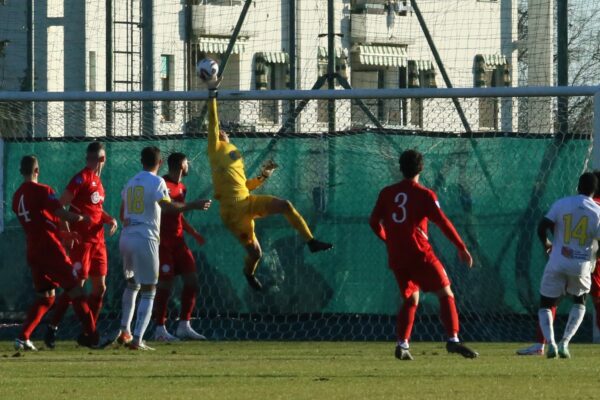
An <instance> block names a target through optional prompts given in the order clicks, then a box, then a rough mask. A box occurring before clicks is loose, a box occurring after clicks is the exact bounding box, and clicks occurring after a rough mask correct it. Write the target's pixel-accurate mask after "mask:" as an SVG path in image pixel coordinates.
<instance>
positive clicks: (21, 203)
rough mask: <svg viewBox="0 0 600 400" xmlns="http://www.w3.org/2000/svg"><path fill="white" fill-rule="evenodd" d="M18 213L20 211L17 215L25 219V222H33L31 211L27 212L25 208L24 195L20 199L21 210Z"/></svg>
mask: <svg viewBox="0 0 600 400" xmlns="http://www.w3.org/2000/svg"><path fill="white" fill-rule="evenodd" d="M17 211H18V213H17V215H18V216H19V217H23V219H24V220H25V222H30V221H31V218H29V211H27V209H26V208H25V195H23V194H22V195H21V197H20V198H19V208H18V209H17Z"/></svg>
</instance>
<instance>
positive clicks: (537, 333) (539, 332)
mask: <svg viewBox="0 0 600 400" xmlns="http://www.w3.org/2000/svg"><path fill="white" fill-rule="evenodd" d="M550 312H552V320H554V317H556V306H554V307H552V308H550ZM535 341H536V343H539V344H545V343H546V338H544V332H542V328H541V327H540V324H539V321H538V324H537V325H536V330H535Z"/></svg>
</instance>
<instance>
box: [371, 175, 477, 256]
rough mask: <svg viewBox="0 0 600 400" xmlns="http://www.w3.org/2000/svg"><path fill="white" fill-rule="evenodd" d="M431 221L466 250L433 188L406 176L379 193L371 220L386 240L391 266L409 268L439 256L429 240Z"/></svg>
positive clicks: (380, 235)
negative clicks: (428, 226)
mask: <svg viewBox="0 0 600 400" xmlns="http://www.w3.org/2000/svg"><path fill="white" fill-rule="evenodd" d="M428 220H431V221H433V222H434V223H435V224H436V225H437V226H438V227H439V228H440V229H441V230H442V232H443V233H444V235H446V237H447V238H448V239H449V240H450V241H452V243H454V245H455V246H456V247H457V248H459V249H461V250H464V249H466V246H465V244H464V243H463V241H462V239H461V238H460V236H459V235H458V233H457V232H456V229H455V228H454V226H453V225H452V223H451V222H450V220H449V219H448V218H447V217H446V215H445V214H444V212H443V211H442V210H441V209H440V205H439V203H438V200H437V196H436V194H435V193H434V192H433V191H432V190H430V189H427V188H426V187H424V186H422V185H420V184H418V183H416V182H414V181H412V180H410V179H405V180H403V181H401V182H399V183H396V184H394V185H391V186H388V187H385V188H384V189H383V190H382V191H381V192H380V193H379V198H378V199H377V203H376V204H375V208H374V209H373V212H372V213H371V219H370V222H369V223H370V225H371V228H372V229H373V231H374V232H375V234H376V235H377V236H379V237H380V238H381V239H382V240H384V241H385V244H386V246H387V251H388V259H389V264H390V267H391V268H402V267H410V265H411V264H413V263H416V262H423V261H425V260H430V259H432V258H433V259H437V258H435V254H434V252H433V249H432V247H431V244H430V243H429V236H428V233H427V221H428Z"/></svg>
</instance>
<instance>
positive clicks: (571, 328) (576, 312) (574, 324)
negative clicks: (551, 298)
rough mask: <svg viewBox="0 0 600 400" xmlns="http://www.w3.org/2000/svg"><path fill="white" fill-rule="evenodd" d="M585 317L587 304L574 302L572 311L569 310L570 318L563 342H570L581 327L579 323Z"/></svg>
mask: <svg viewBox="0 0 600 400" xmlns="http://www.w3.org/2000/svg"><path fill="white" fill-rule="evenodd" d="M583 317H585V305H583V304H573V307H571V311H570V312H569V319H568V320H567V326H565V333H564V334H563V338H562V342H563V343H564V344H567V345H568V344H569V342H570V341H571V339H573V336H575V333H576V332H577V329H579V325H581V322H582V321H583Z"/></svg>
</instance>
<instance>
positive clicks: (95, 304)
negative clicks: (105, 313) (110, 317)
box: [88, 294, 103, 323]
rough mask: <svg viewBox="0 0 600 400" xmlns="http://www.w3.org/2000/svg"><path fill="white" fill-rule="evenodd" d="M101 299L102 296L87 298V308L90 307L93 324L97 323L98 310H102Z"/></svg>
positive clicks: (93, 295) (94, 295)
mask: <svg viewBox="0 0 600 400" xmlns="http://www.w3.org/2000/svg"><path fill="white" fill-rule="evenodd" d="M102 298H103V295H97V294H90V295H89V296H88V306H89V307H90V311H91V312H92V316H93V317H94V322H96V323H97V322H98V317H99V316H100V310H101V309H102Z"/></svg>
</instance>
